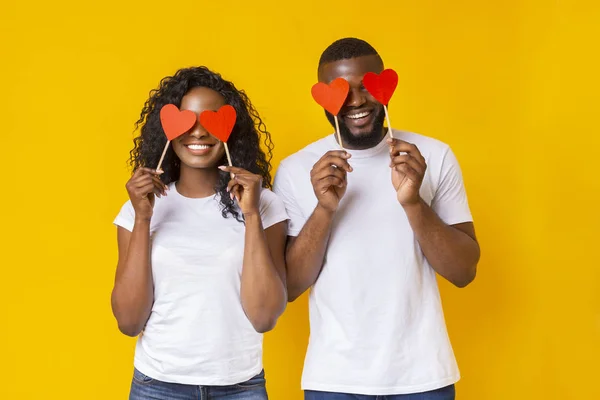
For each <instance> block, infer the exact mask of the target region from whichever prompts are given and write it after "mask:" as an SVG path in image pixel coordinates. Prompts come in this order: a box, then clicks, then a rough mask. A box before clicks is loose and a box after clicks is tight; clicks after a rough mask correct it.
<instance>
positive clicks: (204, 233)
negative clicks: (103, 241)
mask: <svg viewBox="0 0 600 400" xmlns="http://www.w3.org/2000/svg"><path fill="white" fill-rule="evenodd" d="M169 189H170V190H169V191H168V192H167V193H168V195H167V196H163V197H162V198H157V199H156V203H155V205H154V213H153V216H152V221H151V224H150V240H151V251H152V257H151V262H152V278H153V281H154V304H153V305H152V312H151V314H150V318H149V319H148V322H147V324H146V327H145V328H144V331H143V332H142V334H141V335H140V337H139V338H138V341H137V345H136V349H135V360H134V365H135V367H136V368H137V369H138V370H139V371H141V372H142V373H143V374H145V375H148V376H150V377H151V378H154V379H158V380H160V381H164V382H173V383H181V384H190V385H232V384H236V383H239V382H244V381H247V380H248V379H250V378H252V377H253V376H255V375H257V374H258V373H259V372H260V371H261V370H262V338H263V336H262V334H260V333H257V332H256V331H255V330H254V328H253V327H252V324H251V323H250V321H249V320H248V318H247V317H246V314H245V313H244V310H243V308H242V303H241V299H240V285H241V273H242V262H243V255H244V235H245V228H244V224H243V223H240V222H238V221H237V220H236V219H235V218H233V217H231V216H230V217H229V218H223V216H222V215H221V205H220V202H219V200H218V199H219V197H218V195H215V196H211V197H206V198H187V197H184V196H182V195H181V194H179V193H178V192H177V189H176V187H175V184H174V183H172V184H171V185H169ZM260 215H261V218H262V223H263V227H264V229H267V228H268V227H270V226H272V225H274V224H276V223H278V222H281V221H285V220H287V219H288V217H287V214H286V211H285V207H284V205H283V202H282V201H281V200H280V199H279V198H278V197H277V196H276V195H275V194H274V193H273V192H271V191H270V190H268V189H263V190H262V191H261V196H260ZM134 218H135V212H134V209H133V206H132V205H131V202H130V201H128V202H127V203H125V205H124V206H123V208H122V209H121V212H120V213H119V215H118V216H117V217H116V219H115V224H116V225H118V226H122V227H123V228H125V229H127V230H129V231H131V230H132V229H133V225H134V220H135V219H134Z"/></svg>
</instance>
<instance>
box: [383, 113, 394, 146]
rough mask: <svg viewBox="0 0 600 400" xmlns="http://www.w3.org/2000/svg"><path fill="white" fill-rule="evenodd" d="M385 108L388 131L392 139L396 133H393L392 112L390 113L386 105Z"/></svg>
mask: <svg viewBox="0 0 600 400" xmlns="http://www.w3.org/2000/svg"><path fill="white" fill-rule="evenodd" d="M383 110H384V111H385V118H386V120H387V126H388V133H389V134H390V139H393V138H394V135H392V124H391V122H390V114H389V113H388V109H387V106H386V105H384V106H383Z"/></svg>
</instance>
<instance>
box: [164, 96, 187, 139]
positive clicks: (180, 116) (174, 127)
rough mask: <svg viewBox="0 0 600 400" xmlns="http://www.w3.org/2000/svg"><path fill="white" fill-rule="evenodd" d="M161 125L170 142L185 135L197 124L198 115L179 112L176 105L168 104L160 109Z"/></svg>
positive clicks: (185, 111) (184, 111)
mask: <svg viewBox="0 0 600 400" xmlns="http://www.w3.org/2000/svg"><path fill="white" fill-rule="evenodd" d="M160 123H161V124H162V127H163V131H165V135H166V136H167V139H168V140H173V139H175V138H176V137H178V136H181V135H183V134H184V133H186V132H187V131H189V130H190V129H192V127H193V126H194V124H195V123H196V114H195V113H194V112H193V111H190V110H183V111H179V108H177V106H176V105H174V104H167V105H165V106H163V108H161V109H160Z"/></svg>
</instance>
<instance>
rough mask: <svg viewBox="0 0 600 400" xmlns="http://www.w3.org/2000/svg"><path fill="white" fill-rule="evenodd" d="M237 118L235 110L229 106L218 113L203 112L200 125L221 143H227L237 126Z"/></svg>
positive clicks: (225, 106) (220, 109)
mask: <svg viewBox="0 0 600 400" xmlns="http://www.w3.org/2000/svg"><path fill="white" fill-rule="evenodd" d="M236 118H237V114H236V112H235V108H233V107H232V106H230V105H229V104H227V105H224V106H223V107H221V108H219V110H218V111H210V110H207V111H203V112H202V113H201V114H200V124H201V125H202V126H203V127H204V129H206V130H207V131H208V132H209V133H210V134H211V135H213V136H214V137H216V138H217V139H219V140H220V141H221V142H227V139H229V135H231V131H232V130H233V127H234V126H235V120H236Z"/></svg>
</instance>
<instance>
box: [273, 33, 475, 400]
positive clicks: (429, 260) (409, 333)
mask: <svg viewBox="0 0 600 400" xmlns="http://www.w3.org/2000/svg"><path fill="white" fill-rule="evenodd" d="M383 69H384V66H383V61H382V59H381V57H380V56H379V55H378V54H377V52H376V51H375V49H373V47H371V46H370V45H369V44H368V43H366V42H364V41H362V40H359V39H354V38H346V39H341V40H338V41H336V42H334V43H333V44H331V45H330V46H329V47H328V48H327V49H326V50H325V51H324V52H323V54H322V56H321V59H320V61H319V68H318V78H319V81H320V82H325V83H329V82H331V81H332V80H334V79H336V78H338V77H343V78H345V79H346V80H347V81H348V82H349V84H350V92H349V94H348V97H347V98H346V102H345V104H344V106H343V107H342V109H341V111H340V114H339V116H338V118H339V122H340V131H341V136H342V141H343V146H344V147H345V148H346V149H348V152H344V151H341V150H339V149H340V146H339V144H338V143H336V139H335V135H330V136H327V137H325V138H323V139H321V140H319V141H317V142H314V143H312V144H310V145H309V146H307V147H306V148H304V149H302V150H300V151H299V152H298V153H296V154H294V155H292V156H290V157H288V158H287V159H285V160H284V161H283V162H282V163H281V165H280V167H279V171H278V173H277V177H276V179H275V191H276V192H277V193H278V194H279V195H280V196H281V197H282V199H283V200H284V202H285V204H286V208H287V211H288V214H289V216H290V225H289V233H288V235H289V237H288V247H287V254H286V258H287V274H288V275H287V287H288V296H289V301H293V300H294V299H296V298H297V297H298V296H300V295H301V294H302V293H304V292H305V291H306V290H307V289H308V288H310V287H312V290H311V292H310V297H309V304H310V306H309V309H310V331H311V335H310V341H309V345H308V352H307V355H306V360H305V365H304V373H303V377H302V388H303V389H304V390H305V399H307V400H345V399H361V400H368V399H373V400H374V399H384V398H385V399H390V400H398V399H405V400H408V399H411V400H413V399H415V400H416V399H444V400H445V399H454V397H455V394H454V383H455V382H457V381H458V379H459V371H458V367H457V365H456V361H455V358H454V354H453V351H452V347H451V345H450V341H449V339H448V334H447V331H446V326H445V322H444V316H443V311H442V306H441V302H440V296H439V291H438V287H437V283H436V273H438V274H440V275H441V276H442V277H444V278H446V279H447V280H449V281H450V282H452V283H453V284H454V285H456V286H458V287H464V286H466V285H468V284H469V283H470V282H471V281H472V280H473V279H474V278H475V271H476V266H477V262H478V261H479V245H478V244H477V240H476V238H475V230H474V227H473V223H472V218H471V214H470V211H469V206H468V204H467V197H466V194H465V189H464V186H463V181H462V176H461V171H460V167H459V165H458V162H457V161H456V159H455V157H454V155H453V153H452V151H451V150H450V148H449V147H448V146H447V145H446V144H444V143H441V142H439V141H437V140H435V139H431V138H428V137H425V136H421V135H418V134H415V133H410V132H402V131H395V130H394V131H393V135H394V140H391V139H388V138H386V134H387V129H385V128H384V126H383V121H384V111H383V106H382V105H381V104H379V103H378V102H377V101H376V100H375V99H374V98H373V97H372V96H371V95H370V94H369V93H368V92H367V91H366V90H365V89H364V87H363V86H362V78H363V76H364V75H365V73H367V72H375V73H380V72H381V71H383ZM326 114H327V113H326ZM327 118H328V119H329V121H330V122H332V123H333V116H332V115H330V114H327Z"/></svg>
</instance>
